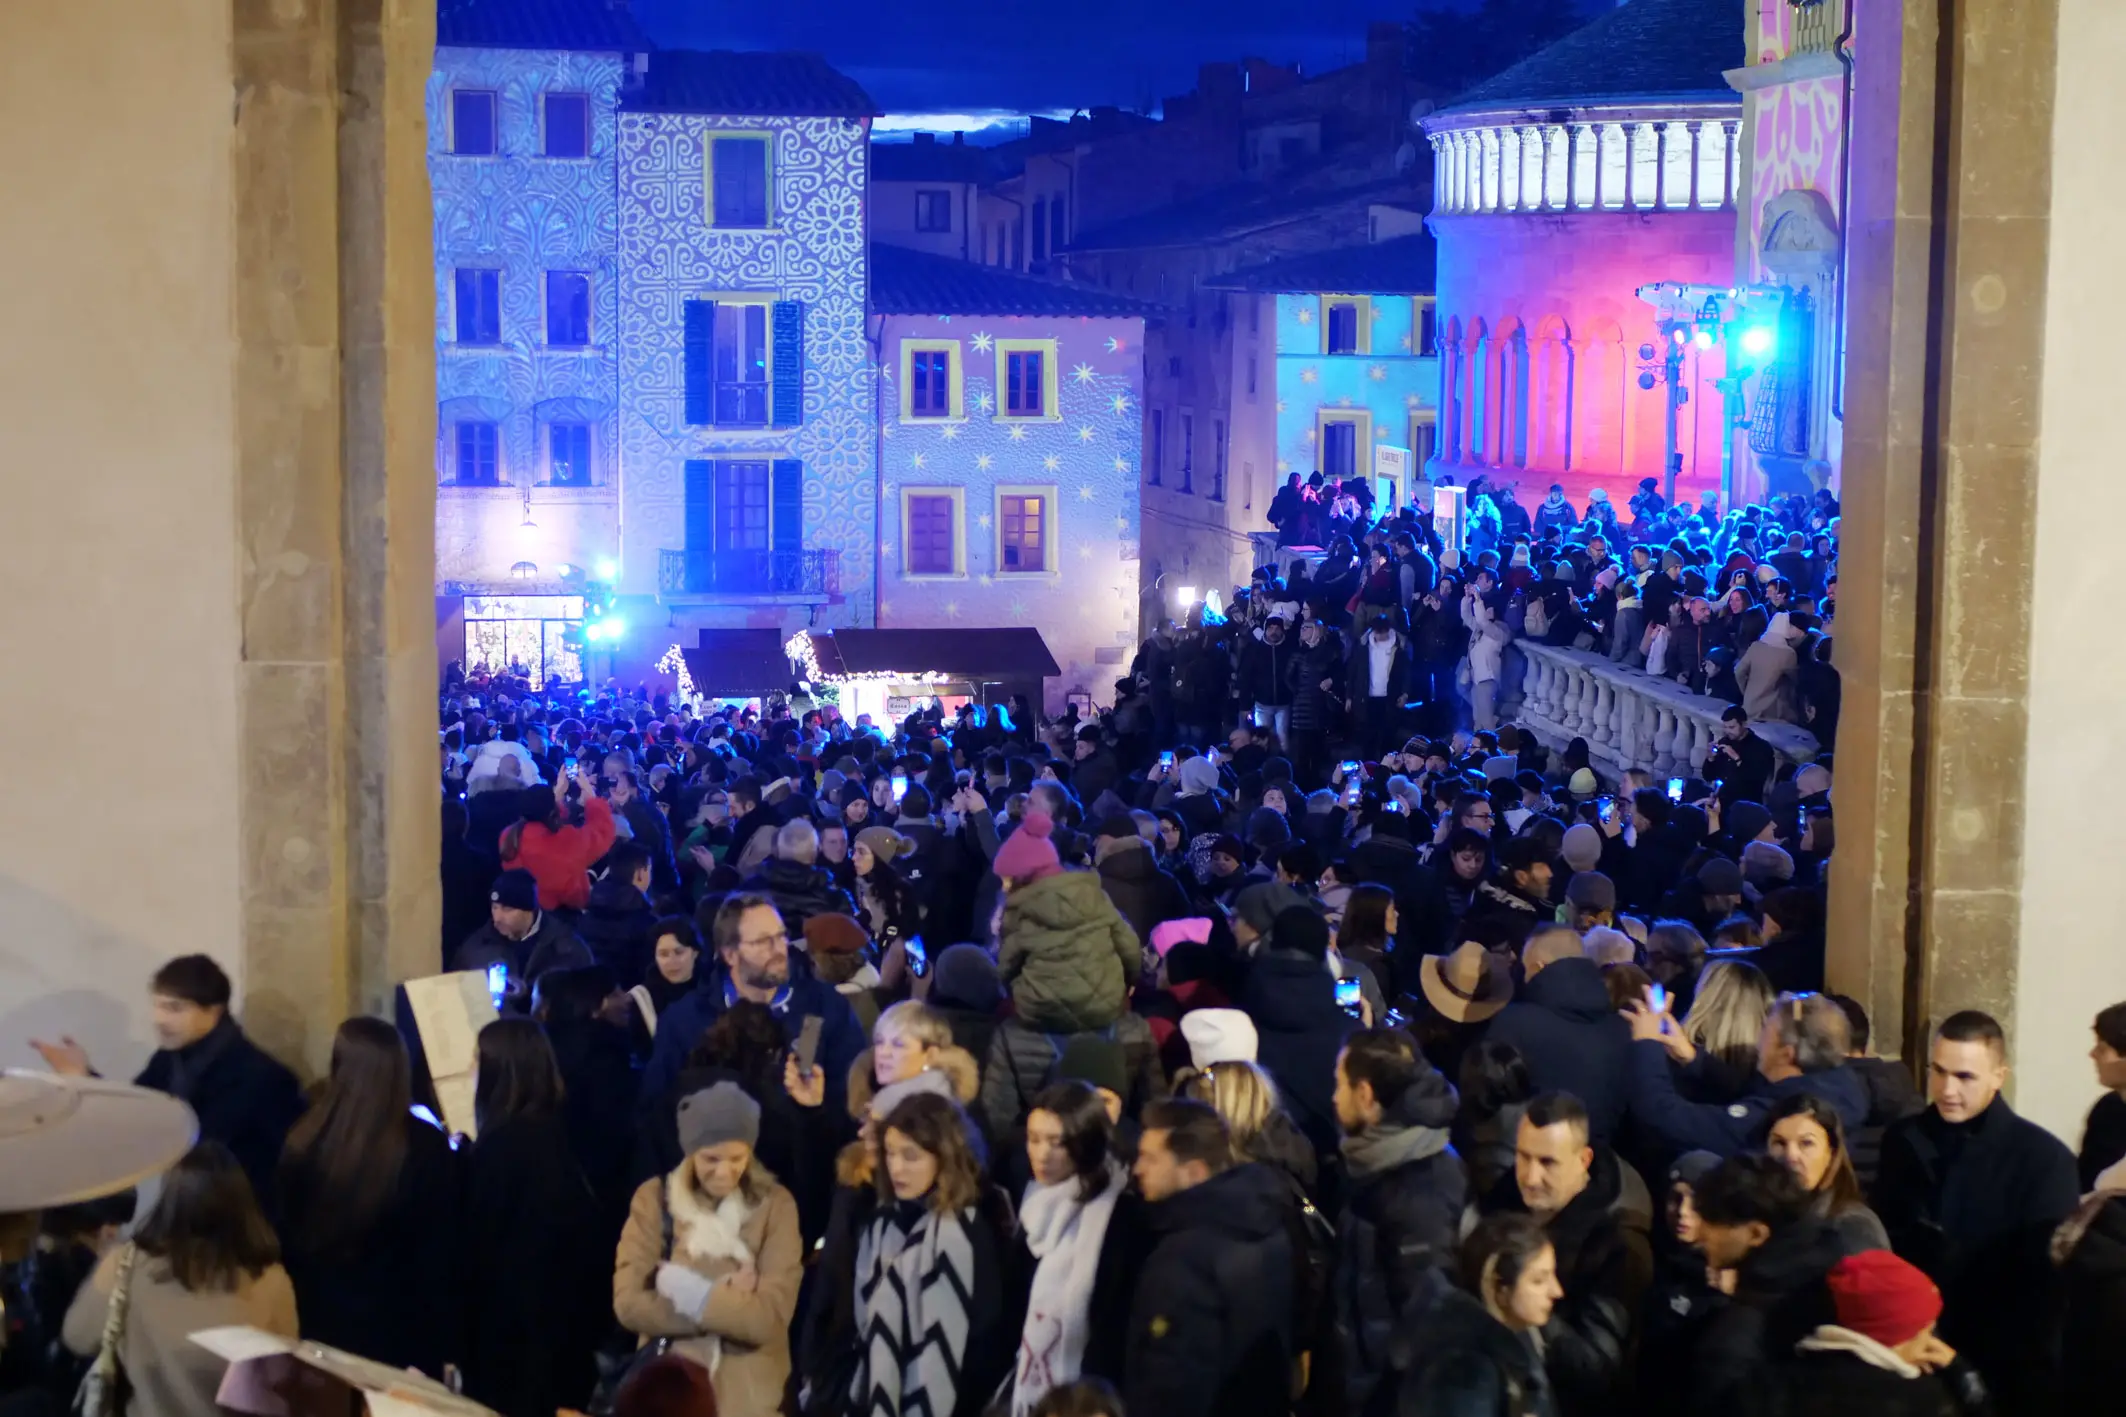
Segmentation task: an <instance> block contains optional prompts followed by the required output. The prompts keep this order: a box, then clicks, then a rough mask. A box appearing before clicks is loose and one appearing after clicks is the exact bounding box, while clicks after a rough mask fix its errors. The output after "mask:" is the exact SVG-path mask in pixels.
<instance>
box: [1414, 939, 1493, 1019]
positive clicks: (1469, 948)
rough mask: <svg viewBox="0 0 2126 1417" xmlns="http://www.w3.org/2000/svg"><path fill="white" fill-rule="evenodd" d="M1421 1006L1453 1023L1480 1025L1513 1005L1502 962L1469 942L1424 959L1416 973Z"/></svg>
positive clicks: (1473, 942)
mask: <svg viewBox="0 0 2126 1417" xmlns="http://www.w3.org/2000/svg"><path fill="white" fill-rule="evenodd" d="M1417 984H1418V988H1419V989H1421V990H1422V991H1423V992H1424V995H1425V1002H1426V1003H1428V1004H1430V1005H1432V1007H1433V1008H1435V1009H1437V1010H1439V1012H1440V1016H1441V1017H1443V1018H1446V1019H1448V1020H1450V1021H1452V1022H1454V1023H1482V1022H1483V1021H1484V1020H1485V1019H1488V1018H1490V1017H1491V1016H1492V1015H1493V1014H1496V1013H1497V1012H1498V1011H1499V1010H1500V1009H1503V1008H1505V1007H1506V1005H1508V1004H1510V1003H1512V1002H1513V976H1512V974H1511V973H1509V972H1508V965H1507V962H1506V959H1505V957H1504V956H1502V955H1496V954H1493V953H1492V952H1491V951H1490V950H1487V949H1485V948H1484V947H1483V946H1482V945H1479V944H1477V943H1476V942H1475V941H1473V940H1468V941H1464V942H1463V943H1462V945H1461V946H1460V947H1459V948H1458V949H1456V950H1455V951H1454V953H1453V954H1449V955H1426V956H1425V959H1424V962H1423V963H1422V964H1420V965H1419V966H1418V969H1417Z"/></svg>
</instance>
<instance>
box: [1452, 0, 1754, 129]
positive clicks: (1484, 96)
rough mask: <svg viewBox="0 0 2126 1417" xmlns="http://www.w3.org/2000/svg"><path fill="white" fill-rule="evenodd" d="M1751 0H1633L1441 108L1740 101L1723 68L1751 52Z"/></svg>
mask: <svg viewBox="0 0 2126 1417" xmlns="http://www.w3.org/2000/svg"><path fill="white" fill-rule="evenodd" d="M1744 5H1745V0H1628V3H1626V4H1623V5H1620V6H1618V7H1617V8H1616V9H1614V10H1609V11H1606V12H1604V13H1603V14H1602V15H1601V16H1600V17H1598V18H1596V19H1594V20H1591V21H1589V22H1588V23H1587V24H1585V25H1582V26H1581V27H1580V28H1579V29H1576V30H1574V31H1573V32H1572V33H1571V34H1569V35H1566V36H1565V37H1564V38H1563V39H1561V40H1559V41H1558V42H1557V43H1556V44H1553V45H1551V46H1550V47H1549V48H1547V49H1543V50H1538V51H1537V52H1536V53H1534V54H1531V55H1529V56H1528V57H1527V58H1526V59H1523V60H1522V61H1521V62H1520V63H1518V64H1516V65H1514V66H1513V67H1512V68H1510V69H1507V70H1506V71H1505V72H1503V73H1500V74H1496V75H1494V76H1493V77H1491V78H1489V79H1486V80H1484V81H1483V82H1482V83H1480V84H1478V85H1476V86H1475V87H1474V88H1472V89H1469V90H1467V91H1466V92H1464V93H1461V94H1458V95H1456V96H1455V98H1453V99H1452V100H1451V101H1450V102H1448V103H1447V104H1446V105H1445V106H1444V107H1443V108H1442V109H1441V110H1440V111H1441V112H1442V113H1446V114H1453V113H1458V112H1462V111H1465V110H1470V109H1484V108H1576V107H1580V106H1582V105H1584V104H1589V103H1602V102H1613V103H1617V102H1627V101H1630V100H1635V99H1651V98H1717V99H1721V100H1723V101H1729V102H1735V103H1740V102H1741V99H1740V97H1739V96H1738V95H1737V94H1736V93H1735V91H1734V90H1733V89H1732V88H1730V87H1728V83H1727V80H1726V79H1725V78H1723V77H1722V75H1723V74H1724V73H1725V72H1726V71H1727V70H1729V69H1733V68H1738V67H1740V66H1741V65H1742V64H1743V63H1745V62H1746V60H1747V55H1746V53H1745V44H1744V33H1745V28H1746V22H1745V18H1744V14H1743V10H1744Z"/></svg>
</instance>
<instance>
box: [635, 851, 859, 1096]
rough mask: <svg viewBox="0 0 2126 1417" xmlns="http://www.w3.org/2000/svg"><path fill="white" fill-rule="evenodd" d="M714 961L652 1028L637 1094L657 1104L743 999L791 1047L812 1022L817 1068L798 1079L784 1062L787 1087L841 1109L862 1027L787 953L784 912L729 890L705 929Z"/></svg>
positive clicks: (793, 1066) (806, 962)
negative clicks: (762, 1012) (767, 1016)
mask: <svg viewBox="0 0 2126 1417" xmlns="http://www.w3.org/2000/svg"><path fill="white" fill-rule="evenodd" d="M709 934H710V942H709V948H710V952H711V954H712V955H713V961H705V963H710V965H711V967H710V968H708V969H697V970H696V972H695V976H694V977H695V981H696V983H695V988H694V991H693V992H692V993H690V994H688V995H687V996H686V997H685V998H683V999H681V1000H680V1001H679V1002H678V1003H676V1004H673V1005H672V1007H671V1008H670V1009H669V1010H667V1011H666V1013H665V1014H664V1016H663V1018H662V1019H661V1020H660V1021H659V1022H658V1025H657V1041H656V1045H655V1047H654V1048H653V1049H652V1050H651V1053H650V1061H649V1065H648V1067H647V1068H646V1069H645V1071H644V1073H643V1078H642V1096H643V1097H645V1098H661V1097H663V1096H664V1094H665V1092H666V1091H667V1090H668V1089H669V1088H670V1087H671V1085H672V1083H673V1081H674V1080H675V1079H677V1078H678V1076H679V1071H680V1069H681V1068H682V1067H683V1066H684V1065H685V1063H686V1059H687V1055H688V1054H689V1053H691V1052H693V1050H694V1045H695V1044H696V1043H699V1042H700V1041H701V1039H702V1037H703V1035H705V1034H706V1033H707V1032H708V1031H709V1026H710V1025H711V1024H713V1023H715V1022H716V1020H717V1019H718V1018H720V1017H721V1016H722V1015H723V1012H724V1010H725V1009H728V1008H730V1007H731V1006H732V1005H733V1004H735V1003H737V1002H738V1001H739V1000H741V999H747V1000H751V1001H752V1002H753V1003H756V1004H760V1005H762V1006H764V1007H765V1008H766V1009H767V1010H768V1011H769V1012H770V1013H772V1014H773V1015H774V1016H775V1019H776V1021H777V1022H778V1023H780V1024H781V1025H782V1028H783V1033H784V1035H785V1036H786V1037H788V1038H789V1039H790V1041H791V1042H792V1043H793V1044H794V1043H795V1042H796V1041H797V1038H798V1036H799V1035H800V1034H801V1033H803V1031H804V1027H805V1020H806V1019H807V1018H811V1017H817V1018H818V1019H819V1021H820V1026H819V1050H818V1053H817V1055H816V1057H815V1059H814V1062H815V1064H816V1066H814V1067H813V1068H812V1070H811V1071H810V1072H809V1073H808V1074H804V1075H802V1076H800V1075H799V1074H800V1069H799V1068H798V1063H797V1059H796V1057H795V1056H794V1054H793V1056H792V1057H791V1059H790V1063H789V1071H788V1072H787V1073H786V1074H785V1085H786V1086H789V1087H790V1088H791V1097H792V1098H793V1099H794V1100H796V1101H799V1102H802V1103H804V1104H805V1105H807V1106H818V1105H820V1104H821V1103H822V1102H827V1101H831V1102H832V1104H833V1105H834V1106H835V1107H836V1108H839V1107H840V1106H841V1104H842V1099H843V1096H844V1094H845V1092H846V1090H847V1086H848V1078H849V1068H850V1066H851V1065H852V1064H853V1063H855V1062H856V1057H857V1055H858V1054H859V1053H861V1052H863V1051H864V1047H865V1042H866V1040H865V1037H864V1029H863V1025H861V1024H860V1023H858V1022H857V1019H856V1013H855V1010H853V1009H852V1008H851V1007H850V1006H849V1000H848V999H847V998H846V997H844V996H843V995H842V994H840V993H838V992H836V990H835V988H834V986H833V985H831V984H828V983H826V982H825V981H823V980H821V979H820V978H819V976H818V975H817V974H815V973H814V972H813V969H812V961H811V959H810V958H809V957H808V956H807V955H805V953H804V952H803V951H802V950H799V951H792V950H791V948H790V933H789V931H788V929H787V928H786V927H785V926H784V924H783V918H782V913H781V912H780V911H778V910H777V909H776V908H775V902H774V901H772V900H770V899H769V898H768V897H767V896H765V895H758V894H752V893H745V892H734V893H733V894H731V895H729V896H726V897H725V898H724V902H723V904H722V905H720V906H718V907H717V910H716V918H715V921H714V923H713V924H712V925H711V926H710V928H709Z"/></svg>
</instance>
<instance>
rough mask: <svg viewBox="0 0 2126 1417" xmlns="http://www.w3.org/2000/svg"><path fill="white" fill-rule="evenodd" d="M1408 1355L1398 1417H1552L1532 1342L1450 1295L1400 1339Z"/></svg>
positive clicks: (1455, 1292) (1464, 1297)
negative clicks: (1408, 1351) (1407, 1350)
mask: <svg viewBox="0 0 2126 1417" xmlns="http://www.w3.org/2000/svg"><path fill="white" fill-rule="evenodd" d="M1402 1343H1403V1345H1404V1346H1405V1347H1407V1348H1408V1349H1409V1350H1410V1353H1409V1356H1408V1357H1407V1358H1406V1359H1405V1360H1404V1363H1405V1368H1406V1372H1407V1376H1406V1377H1404V1379H1403V1381H1402V1388H1401V1394H1400V1397H1399V1400H1398V1403H1397V1406H1396V1408H1395V1412H1396V1417H1554V1414H1555V1413H1556V1411H1557V1408H1556V1406H1555V1405H1554V1404H1553V1402H1552V1401H1551V1395H1550V1379H1549V1377H1548V1375H1546V1374H1545V1373H1544V1371H1543V1361H1542V1359H1540V1358H1538V1357H1537V1356H1536V1351H1535V1344H1534V1343H1533V1342H1532V1341H1531V1338H1530V1336H1528V1335H1524V1334H1518V1333H1515V1332H1514V1331H1513V1330H1512V1329H1509V1328H1507V1327H1506V1326H1505V1325H1504V1324H1502V1323H1500V1322H1499V1321H1498V1320H1497V1319H1495V1318H1493V1317H1491V1314H1490V1312H1489V1311H1488V1310H1486V1309H1485V1308H1484V1305H1483V1302H1482V1301H1481V1300H1479V1299H1478V1298H1477V1297H1476V1296H1475V1295H1473V1294H1470V1293H1468V1292H1467V1291H1466V1290H1461V1289H1449V1290H1447V1291H1446V1292H1445V1293H1444V1294H1442V1295H1441V1296H1440V1300H1439V1302H1438V1303H1437V1304H1435V1305H1434V1306H1433V1308H1432V1310H1431V1312H1429V1313H1427V1314H1426V1315H1425V1316H1424V1320H1423V1322H1421V1323H1417V1324H1412V1325H1411V1326H1410V1327H1409V1329H1408V1330H1407V1331H1406V1332H1405V1333H1404V1334H1403V1336H1402Z"/></svg>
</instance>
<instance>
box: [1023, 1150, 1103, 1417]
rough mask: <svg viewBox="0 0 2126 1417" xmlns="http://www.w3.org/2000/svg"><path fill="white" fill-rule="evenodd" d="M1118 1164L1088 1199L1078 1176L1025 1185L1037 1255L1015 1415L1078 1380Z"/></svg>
mask: <svg viewBox="0 0 2126 1417" xmlns="http://www.w3.org/2000/svg"><path fill="white" fill-rule="evenodd" d="M1123 1179H1124V1178H1123V1176H1122V1173H1121V1170H1120V1168H1118V1167H1116V1166H1114V1165H1113V1163H1109V1168H1108V1177H1107V1185H1106V1187H1105V1188H1104V1189H1102V1190H1101V1192H1100V1193H1099V1194H1098V1195H1096V1196H1094V1197H1093V1198H1092V1199H1091V1200H1089V1201H1081V1200H1079V1199H1078V1179H1077V1177H1075V1176H1073V1177H1072V1178H1071V1179H1070V1180H1068V1181H1065V1182H1063V1183H1062V1184H1060V1185H1054V1186H1044V1185H1042V1184H1041V1183H1040V1182H1039V1181H1036V1182H1034V1183H1033V1184H1032V1185H1030V1186H1028V1187H1027V1188H1026V1200H1025V1202H1024V1204H1022V1205H1021V1206H1020V1208H1019V1223H1020V1224H1021V1225H1022V1226H1023V1227H1024V1228H1025V1232H1026V1248H1027V1249H1028V1250H1030V1251H1032V1252H1033V1256H1034V1258H1035V1259H1036V1260H1037V1261H1039V1263H1038V1264H1037V1265H1036V1267H1035V1269H1034V1273H1033V1289H1032V1292H1031V1293H1030V1294H1029V1295H1028V1296H1027V1301H1026V1328H1025V1330H1024V1331H1023V1332H1022V1333H1021V1334H1020V1336H1019V1371H1018V1377H1017V1379H1016V1380H1015V1381H1014V1382H1013V1383H1012V1389H1011V1411H1012V1417H1027V1414H1029V1413H1031V1412H1032V1411H1033V1409H1034V1405H1035V1404H1036V1403H1038V1402H1039V1401H1040V1400H1041V1399H1042V1398H1043V1397H1045V1396H1046V1395H1047V1394H1048V1392H1049V1390H1050V1389H1052V1388H1059V1387H1067V1386H1069V1385H1070V1384H1071V1383H1074V1382H1076V1381H1077V1380H1078V1374H1079V1371H1080V1369H1081V1366H1082V1365H1083V1363H1084V1362H1085V1342H1086V1339H1087V1337H1088V1336H1089V1333H1090V1330H1091V1327H1092V1300H1093V1281H1094V1279H1095V1278H1097V1277H1098V1275H1099V1271H1100V1246H1101V1245H1102V1244H1103V1243H1104V1242H1105V1241H1106V1239H1107V1223H1108V1221H1109V1220H1111V1219H1112V1218H1113V1217H1114V1213H1115V1201H1116V1199H1117V1198H1119V1197H1120V1196H1121V1194H1122V1186H1123Z"/></svg>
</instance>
